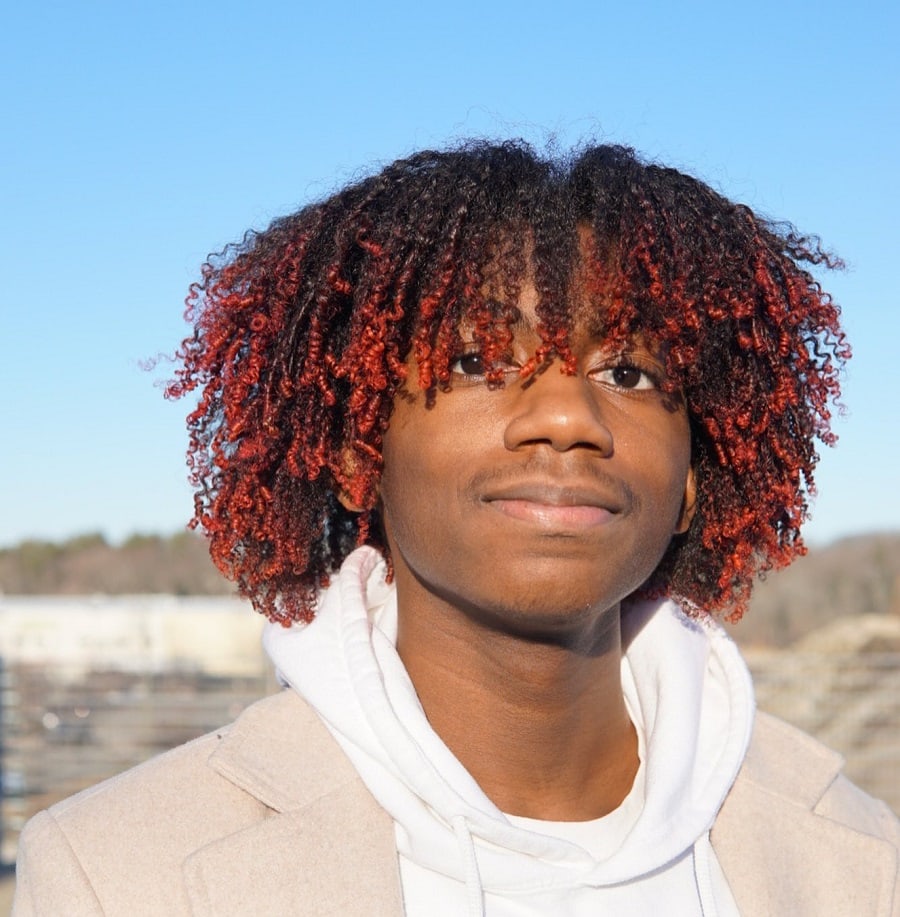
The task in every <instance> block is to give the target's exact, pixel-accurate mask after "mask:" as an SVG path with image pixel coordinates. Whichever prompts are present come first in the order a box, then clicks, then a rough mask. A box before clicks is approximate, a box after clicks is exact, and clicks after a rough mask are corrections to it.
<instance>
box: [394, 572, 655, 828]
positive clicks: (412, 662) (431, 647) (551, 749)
mask: <svg viewBox="0 0 900 917" xmlns="http://www.w3.org/2000/svg"><path fill="white" fill-rule="evenodd" d="M398 585H400V584H398ZM400 595H401V596H402V592H401V593H400ZM415 605H416V607H415V608H411V607H408V606H405V605H404V603H403V601H400V605H399V633H398V644H397V649H398V652H399V654H400V656H401V658H402V659H403V662H404V664H405V666H406V668H407V671H408V672H409V675H410V678H411V679H412V682H413V684H414V685H415V687H416V691H417V693H418V695H419V699H420V701H421V703H422V705H423V708H424V710H425V714H426V716H427V717H428V720H429V722H430V724H431V726H432V728H433V729H434V730H435V732H437V734H438V735H439V736H440V737H441V739H442V740H443V741H444V743H445V744H446V745H447V746H448V747H449V748H450V750H451V751H452V752H453V753H454V754H455V755H456V757H457V758H458V759H459V760H460V762H461V763H462V764H463V765H464V766H465V767H466V769H467V770H468V771H469V773H470V774H472V776H473V777H474V778H475V780H476V781H477V782H478V784H479V786H481V788H482V790H483V791H484V792H485V793H486V795H487V796H488V797H489V798H490V799H491V800H492V801H493V802H494V803H495V805H497V806H498V808H500V809H501V810H502V811H504V812H507V813H508V814H511V815H523V816H527V817H530V818H538V819H545V820H552V821H583V820H588V819H592V818H599V817H601V816H603V815H606V814H608V813H609V812H611V811H612V810H613V809H615V808H616V807H617V806H619V804H620V803H621V802H622V800H623V799H624V798H625V796H626V795H627V794H628V791H629V790H630V789H631V785H632V783H633V781H634V776H635V773H636V772H637V767H638V754H637V736H636V733H635V730H634V726H633V724H632V723H631V720H630V718H629V716H628V712H627V710H626V708H625V702H624V698H623V695H622V686H621V677H620V664H621V639H620V630H619V609H618V607H615V608H613V609H610V610H608V611H607V612H604V613H603V614H602V615H601V616H599V617H598V618H597V619H596V620H594V621H593V623H592V624H591V626H590V627H589V628H588V627H585V628H584V629H583V631H582V632H580V633H577V634H574V635H570V639H566V640H548V639H535V638H533V637H523V636H521V635H516V634H513V633H510V632H508V631H506V632H504V631H503V630H499V629H492V628H489V627H485V626H484V624H483V623H478V622H477V621H473V619H472V617H471V615H467V614H465V613H462V612H459V611H455V610H454V609H452V608H450V607H440V606H442V605H444V603H441V602H439V601H436V602H424V603H422V602H416V603H415Z"/></svg>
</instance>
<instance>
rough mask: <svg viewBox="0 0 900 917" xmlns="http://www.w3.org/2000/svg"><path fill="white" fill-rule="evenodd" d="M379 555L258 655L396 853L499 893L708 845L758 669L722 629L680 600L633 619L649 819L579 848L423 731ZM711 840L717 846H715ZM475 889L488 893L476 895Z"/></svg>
mask: <svg viewBox="0 0 900 917" xmlns="http://www.w3.org/2000/svg"><path fill="white" fill-rule="evenodd" d="M384 576H385V565H384V562H383V559H382V558H381V555H380V554H379V553H378V552H376V551H374V550H373V549H371V548H360V549H358V550H356V551H355V552H354V553H353V554H351V555H350V556H349V557H348V558H347V560H346V561H345V562H344V564H343V566H342V568H341V570H340V573H339V574H338V575H337V576H335V577H334V579H333V581H332V585H331V586H329V588H328V589H326V590H324V591H323V592H322V594H321V596H320V601H319V605H318V608H317V614H316V617H315V619H314V620H313V621H312V623H310V624H308V625H295V626H294V627H292V628H289V629H285V628H283V627H281V626H280V625H269V626H268V627H267V629H266V632H265V635H264V638H263V639H264V645H265V647H266V650H267V652H268V654H269V656H270V657H271V659H272V660H273V662H274V663H275V666H276V668H277V670H278V673H279V677H280V678H281V679H282V680H283V681H284V682H285V683H287V684H289V685H290V686H291V687H293V688H294V690H296V691H298V692H299V693H300V694H301V695H302V696H303V697H304V698H305V699H306V700H307V701H308V702H309V703H310V704H311V705H312V706H313V707H314V708H315V710H316V711H317V713H318V714H319V716H320V717H321V718H322V720H323V722H324V723H325V724H326V726H327V727H328V728H329V730H330V731H331V733H332V734H333V735H334V737H335V738H336V740H337V741H338V743H339V744H340V745H341V747H342V748H343V750H344V752H345V754H347V756H348V757H349V758H350V760H351V762H352V763H353V765H354V766H355V767H356V769H357V771H358V772H359V774H360V777H361V778H362V780H363V781H364V782H365V784H366V785H367V787H368V788H369V790H370V792H371V793H372V795H373V796H374V797H375V798H376V800H377V801H378V802H379V804H380V805H381V806H382V807H383V808H384V809H385V810H386V811H387V812H388V813H389V814H390V815H391V816H392V817H393V819H394V822H395V825H396V837H397V845H398V852H399V853H400V855H401V856H403V857H406V858H408V859H409V860H411V861H412V862H414V863H416V864H418V865H420V866H422V867H424V868H426V869H430V870H433V871H435V872H437V873H440V874H443V875H446V876H448V877H450V878H452V879H456V880H458V881H460V882H464V883H465V884H466V887H467V888H471V887H472V886H473V884H475V885H476V886H477V887H478V888H479V889H482V890H483V891H484V892H490V893H494V894H517V895H518V894H527V893H529V892H546V891H550V890H553V889H559V888H566V887H573V886H593V887H600V886H608V885H615V884H620V883H624V882H629V881H632V880H634V879H636V878H639V877H641V876H644V875H648V874H650V873H652V872H654V871H656V870H659V869H661V868H663V867H665V866H666V865H667V864H669V863H672V862H674V861H675V860H678V859H680V858H683V857H684V855H685V854H686V853H687V852H688V851H690V850H691V849H692V848H693V846H694V844H695V842H696V841H697V840H698V839H701V838H705V836H706V834H707V832H708V831H709V829H710V827H711V826H712V824H713V822H714V820H715V816H716V814H717V812H718V810H719V808H720V806H721V804H722V802H723V800H724V798H725V796H726V794H727V793H728V791H729V789H730V788H731V785H732V783H733V782H734V779H735V777H736V776H737V772H738V770H739V768H740V766H741V763H742V761H743V758H744V754H745V752H746V749H747V745H748V743H749V740H750V732H751V728H752V723H753V711H754V702H753V690H752V685H751V681H750V675H749V672H748V671H747V668H746V665H745V664H744V662H743V660H742V659H741V656H740V654H739V652H738V650H737V648H736V646H735V645H734V643H733V642H732V641H731V640H730V639H729V638H728V637H727V636H726V635H725V633H724V631H722V629H721V628H720V627H719V626H718V625H717V624H715V623H714V622H711V621H709V622H707V621H703V622H700V621H696V620H692V619H689V618H687V617H686V616H685V615H684V614H683V613H682V612H681V611H680V609H679V608H678V606H677V605H676V604H675V603H673V602H671V601H663V602H650V603H644V604H640V605H635V606H632V607H630V608H629V609H628V611H627V612H626V613H625V616H624V617H623V645H624V646H625V647H626V649H625V652H624V657H623V661H622V687H623V692H624V694H625V699H626V702H627V704H628V708H629V711H630V712H631V715H632V718H633V719H634V722H635V726H636V728H637V730H638V733H639V735H640V736H641V737H642V743H641V747H642V764H641V771H642V774H641V778H642V780H643V786H644V802H643V807H642V810H641V812H640V814H639V816H638V817H637V819H636V821H635V822H634V824H633V826H632V827H631V830H630V831H628V832H627V834H626V835H625V836H624V837H623V838H622V840H621V843H620V844H619V845H618V847H617V848H616V849H614V850H612V852H610V853H609V855H608V856H605V857H604V858H603V859H596V858H594V857H593V856H592V855H591V854H590V853H588V852H587V851H586V850H584V849H583V848H582V847H580V846H578V845H577V844H574V843H570V842H568V841H566V840H563V839H560V838H556V837H551V836H548V835H545V834H542V833H540V832H539V831H533V830H529V829H527V828H523V827H521V826H520V825H515V824H512V823H511V822H510V820H509V819H508V818H507V817H506V816H505V815H504V814H503V813H502V812H501V811H500V810H499V809H498V808H497V807H496V806H495V805H494V804H493V803H492V802H491V801H490V800H489V799H488V798H487V796H485V794H484V793H483V792H482V790H481V789H480V787H479V786H478V784H477V783H476V782H475V781H474V779H473V778H472V777H471V776H470V775H469V773H468V772H467V771H466V770H465V768H464V767H463V766H462V764H460V762H459V761H458V760H457V759H456V758H455V756H454V755H453V754H452V753H451V751H450V750H449V749H448V748H447V746H446V745H444V743H443V742H442V741H441V739H440V738H439V737H438V735H437V734H436V733H435V732H434V731H433V730H432V728H431V726H430V725H429V723H428V721H427V719H426V717H425V714H424V711H423V710H422V707H421V705H420V703H419V700H418V697H417V696H416V692H415V689H414V687H413V684H412V682H411V680H410V678H409V676H408V674H407V672H406V669H405V668H404V666H403V663H402V662H401V660H400V657H399V656H398V654H397V652H396V649H395V642H396V636H397V602H396V591H395V589H394V588H393V587H392V586H390V585H387V584H385V581H384ZM707 846H708V841H707ZM479 894H480V892H479Z"/></svg>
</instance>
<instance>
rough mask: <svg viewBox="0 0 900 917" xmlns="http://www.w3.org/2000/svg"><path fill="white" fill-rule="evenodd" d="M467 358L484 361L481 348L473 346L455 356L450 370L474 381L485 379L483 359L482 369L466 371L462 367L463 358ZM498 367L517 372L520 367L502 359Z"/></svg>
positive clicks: (456, 374) (502, 369)
mask: <svg viewBox="0 0 900 917" xmlns="http://www.w3.org/2000/svg"><path fill="white" fill-rule="evenodd" d="M467 359H477V360H479V361H482V354H481V350H480V349H478V348H474V347H473V348H472V349H471V350H466V351H463V352H462V353H460V354H458V355H457V356H455V357H454V358H453V359H452V360H451V361H450V363H449V367H448V368H449V369H450V372H451V373H453V375H454V376H460V377H461V378H463V379H471V380H472V381H475V380H478V379H483V378H484V365H483V361H482V363H481V369H480V371H479V372H465V371H464V370H463V368H462V362H463V360H467ZM497 368H498V369H500V370H501V371H505V372H517V371H518V367H517V366H516V365H515V364H513V363H511V362H510V363H504V362H503V361H502V360H500V361H498V362H497Z"/></svg>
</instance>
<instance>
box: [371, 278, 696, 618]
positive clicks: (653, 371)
mask: <svg viewBox="0 0 900 917" xmlns="http://www.w3.org/2000/svg"><path fill="white" fill-rule="evenodd" d="M535 301H536V294H535V291H534V288H533V286H532V285H531V284H529V283H526V284H524V286H523V290H522V295H521V299H520V302H519V308H520V310H521V312H522V315H523V323H522V326H521V327H519V328H517V329H516V336H515V342H514V344H513V349H512V353H511V355H510V372H509V373H508V375H507V377H506V384H505V387H503V388H500V389H491V388H489V387H488V386H487V385H486V384H485V382H484V379H483V377H481V376H480V375H479V374H478V370H479V368H480V363H479V360H480V358H479V357H478V356H477V354H476V353H470V354H465V353H463V354H461V355H460V357H459V359H457V360H456V362H455V363H454V365H453V367H452V369H453V389H452V391H450V392H447V393H440V394H438V396H437V398H436V400H435V403H434V404H433V406H431V407H426V404H425V396H424V393H422V392H420V391H418V390H417V389H416V388H415V387H414V383H411V384H410V387H409V389H407V390H404V391H401V392H400V393H399V394H398V396H397V398H396V400H395V404H394V411H393V414H392V416H391V421H390V426H389V428H388V430H387V432H386V434H385V437H384V473H383V477H382V481H381V489H380V498H381V506H382V512H383V520H384V526H385V531H386V535H387V539H388V543H389V546H390V549H391V554H392V557H393V562H394V567H395V571H396V578H397V583H398V589H399V590H400V605H401V613H402V612H403V608H404V606H405V605H407V606H408V605H409V604H413V605H414V604H415V601H420V600H425V601H430V602H433V601H437V602H439V603H444V604H446V605H448V606H450V607H452V608H453V609H456V610H459V611H461V612H463V613H464V614H467V615H469V616H470V617H472V618H473V619H477V620H480V621H481V622H486V621H487V622H491V624H492V626H497V627H500V628H502V629H504V630H508V631H509V632H517V631H521V632H522V633H523V634H531V635H533V636H538V635H551V634H557V635H560V636H562V635H563V634H564V633H565V632H566V631H567V630H569V629H570V628H572V629H577V628H579V627H581V626H582V625H583V624H584V623H586V622H589V621H592V620H595V619H596V616H597V615H598V613H602V612H604V611H606V610H608V609H610V608H612V607H613V606H614V605H616V603H618V602H619V601H620V600H621V599H623V598H624V597H626V596H627V595H629V594H630V593H631V592H633V591H634V590H635V589H636V588H637V587H639V586H640V585H641V584H642V583H643V582H644V581H645V580H646V579H647V577H648V576H649V575H650V573H652V571H653V570H654V569H655V567H656V565H657V564H658V563H659V561H660V559H661V557H662V555H663V553H664V552H665V550H666V548H667V546H668V544H669V542H670V540H671V538H672V536H673V534H675V533H676V531H679V530H683V528H685V527H686V524H687V522H689V518H690V507H691V506H692V503H693V481H692V474H691V469H690V460H691V456H690V433H689V427H688V420H687V417H686V414H685V411H684V407H683V405H682V404H681V403H680V400H679V399H678V398H677V396H673V395H670V394H669V395H667V394H665V393H663V392H662V391H660V389H659V387H658V385H659V381H660V380H661V378H662V376H663V372H664V370H663V364H662V362H661V360H660V359H659V358H658V356H656V355H655V354H654V353H652V352H651V350H649V349H648V348H646V347H644V346H642V345H641V344H640V343H639V342H633V343H632V345H630V346H629V347H628V348H627V352H626V353H625V354H623V353H622V351H621V349H618V350H615V349H610V348H609V347H608V346H607V345H605V344H604V342H603V341H602V340H598V339H597V338H595V337H591V336H590V335H588V334H585V333H583V332H581V331H579V329H578V328H576V329H575V331H574V333H573V334H572V335H571V341H570V343H571V346H572V350H573V353H574V355H575V356H576V358H577V361H578V364H577V372H576V374H575V375H565V374H563V373H562V372H560V364H559V363H554V364H552V365H551V366H549V367H548V368H547V369H546V371H544V372H542V373H540V374H538V375H536V376H534V377H532V378H531V379H530V380H527V381H526V380H522V379H521V378H520V377H519V376H518V375H517V373H516V371H515V370H516V367H517V366H520V365H521V364H522V363H523V362H525V360H527V359H528V358H529V357H530V356H531V354H533V352H534V350H535V348H536V346H537V345H538V344H539V343H540V341H539V338H538V336H537V335H536V333H535V331H534V330H533V321H534V304H535ZM463 337H464V338H465V333H464V334H463ZM410 378H411V379H415V378H416V372H415V367H411V372H410Z"/></svg>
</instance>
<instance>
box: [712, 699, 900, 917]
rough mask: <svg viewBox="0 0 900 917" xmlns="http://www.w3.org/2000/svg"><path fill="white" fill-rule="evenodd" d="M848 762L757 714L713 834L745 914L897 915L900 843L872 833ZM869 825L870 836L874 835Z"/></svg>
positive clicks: (753, 916)
mask: <svg viewBox="0 0 900 917" xmlns="http://www.w3.org/2000/svg"><path fill="white" fill-rule="evenodd" d="M842 766H843V758H842V757H841V756H840V755H838V754H836V753H835V752H833V751H831V750H829V749H827V748H825V747H824V746H823V745H820V744H819V743H818V742H816V741H815V740H813V739H811V738H810V737H809V736H807V735H805V734H804V733H802V732H800V731H799V730H796V729H794V728H793V727H791V726H788V725H787V724H786V723H783V722H781V721H779V720H775V719H774V718H772V717H769V716H766V715H765V714H757V718H756V725H755V727H754V734H753V739H752V741H751V745H750V749H749V751H748V754H747V758H746V760H745V762H744V765H743V767H742V769H741V772H740V773H739V774H738V777H737V780H736V781H735V783H734V786H733V787H732V789H731V792H730V793H729V795H728V797H727V799H726V800H725V803H724V804H723V806H722V809H721V810H720V812H719V814H718V816H717V818H716V823H715V825H714V827H713V829H712V832H711V835H710V839H711V841H712V846H713V849H714V850H715V852H716V856H717V858H718V860H719V864H720V865H721V867H722V869H723V871H724V873H725V876H726V877H727V879H728V883H729V885H730V886H731V890H732V893H733V895H734V898H735V900H736V901H737V903H738V907H739V910H740V912H741V914H742V915H747V917H756V915H759V917H762V915H769V914H810V915H812V914H815V915H816V917H846V915H847V914H854V915H873V917H875V915H878V917H890V915H898V914H900V900H898V901H897V902H896V903H894V904H893V905H892V902H893V898H894V889H895V886H896V883H897V870H898V862H897V849H896V848H895V847H894V846H893V845H892V844H890V843H888V842H887V841H884V840H881V839H880V838H879V837H877V836H875V834H876V833H881V832H880V831H879V830H878V828H877V826H875V825H874V824H872V825H867V824H865V822H866V821H867V820H869V819H870V818H871V816H870V815H869V814H867V813H870V812H871V811H872V805H873V803H872V800H869V799H867V798H866V797H864V796H863V794H862V793H860V791H859V790H857V789H856V788H855V787H853V786H852V784H850V783H849V782H848V781H847V780H846V779H845V778H844V777H843V776H841V775H840V771H841V767H842ZM867 828H872V833H869V832H868V831H867Z"/></svg>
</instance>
